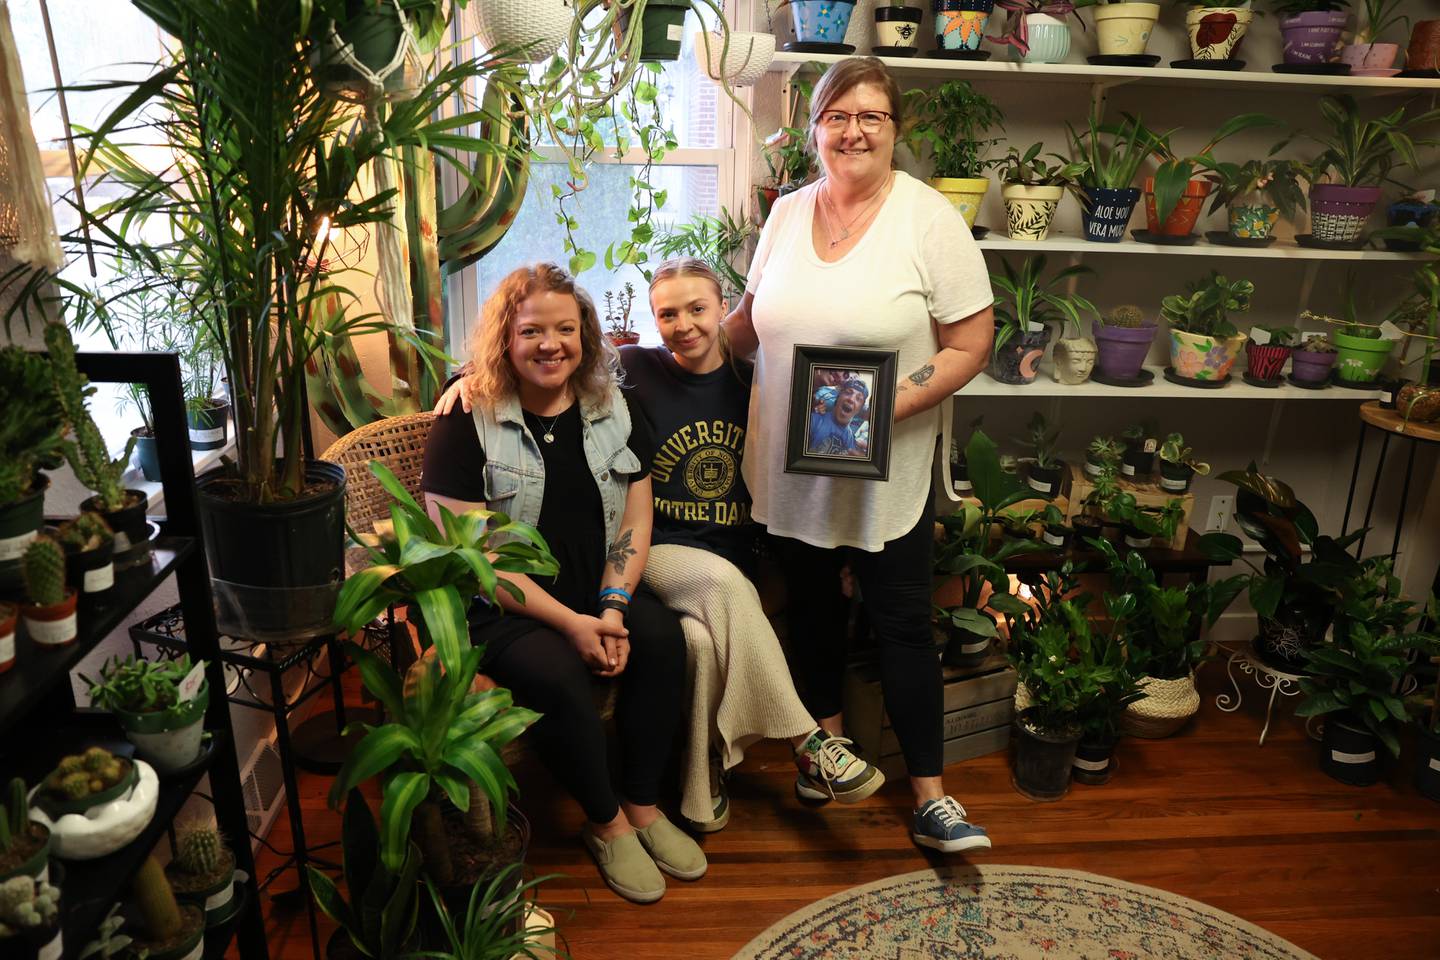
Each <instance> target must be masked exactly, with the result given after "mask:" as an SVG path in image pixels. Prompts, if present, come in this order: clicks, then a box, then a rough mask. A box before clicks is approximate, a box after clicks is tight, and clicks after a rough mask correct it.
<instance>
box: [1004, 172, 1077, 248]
mask: <svg viewBox="0 0 1440 960" xmlns="http://www.w3.org/2000/svg"><path fill="white" fill-rule="evenodd" d="M1064 196H1065V188H1064V187H1034V186H1030V185H1029V184H1024V183H1006V184H1001V186H1000V199H1001V200H1002V201H1003V202H1004V204H1005V223H1006V228H1007V230H1008V231H1009V234H1010V239H1011V240H1044V239H1045V237H1046V236H1047V235H1048V234H1049V233H1050V224H1051V222H1052V221H1053V220H1054V219H1055V210H1056V208H1058V207H1059V206H1060V201H1061V199H1063V198H1064Z"/></svg>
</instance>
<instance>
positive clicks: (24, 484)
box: [0, 345, 65, 503]
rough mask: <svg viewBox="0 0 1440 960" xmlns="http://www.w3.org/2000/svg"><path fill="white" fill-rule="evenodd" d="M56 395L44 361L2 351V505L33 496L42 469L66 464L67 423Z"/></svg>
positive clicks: (10, 348) (20, 351) (8, 349)
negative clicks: (57, 403) (3, 414)
mask: <svg viewBox="0 0 1440 960" xmlns="http://www.w3.org/2000/svg"><path fill="white" fill-rule="evenodd" d="M54 392H55V391H54V387H53V386H52V384H51V382H50V362H49V361H48V360H47V359H46V358H45V357H43V356H41V355H40V354H38V353H31V352H30V351H28V350H25V349H24V348H22V347H19V346H13V345H12V346H8V347H5V348H4V349H0V410H4V411H5V416H4V418H3V421H0V503H14V502H15V501H16V500H19V499H20V498H21V497H24V496H25V495H27V494H29V493H30V492H31V491H32V490H33V488H34V482H35V477H36V476H37V475H38V473H39V471H40V470H41V469H45V470H53V469H55V468H56V467H58V466H60V464H61V463H63V462H64V459H65V458H64V453H63V452H62V451H63V446H62V444H63V443H64V436H65V423H64V420H63V419H62V418H61V416H60V410H59V408H58V407H57V405H56V403H55V396H54Z"/></svg>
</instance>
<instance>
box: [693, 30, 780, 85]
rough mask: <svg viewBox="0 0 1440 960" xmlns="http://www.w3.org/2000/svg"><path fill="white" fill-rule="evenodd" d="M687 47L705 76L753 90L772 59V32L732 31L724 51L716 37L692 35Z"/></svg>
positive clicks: (718, 81)
mask: <svg viewBox="0 0 1440 960" xmlns="http://www.w3.org/2000/svg"><path fill="white" fill-rule="evenodd" d="M691 47H692V48H693V50H694V53H695V61H696V62H697V63H698V64H699V65H700V69H701V70H703V71H704V72H705V75H706V76H707V77H709V78H710V79H711V80H714V81H715V82H716V83H721V82H723V83H725V84H726V85H728V86H732V87H753V86H754V85H755V84H756V82H757V81H759V79H760V78H761V77H763V76H764V75H765V71H766V70H768V69H770V61H771V60H773V59H775V35H774V34H773V33H753V32H745V31H740V30H732V31H731V32H730V48H729V49H728V50H726V48H725V38H724V37H721V36H720V35H719V34H715V33H703V32H702V33H696V34H695V37H694V41H693V42H692V43H691Z"/></svg>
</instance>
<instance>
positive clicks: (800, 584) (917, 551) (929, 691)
mask: <svg viewBox="0 0 1440 960" xmlns="http://www.w3.org/2000/svg"><path fill="white" fill-rule="evenodd" d="M934 530H935V517H934V506H933V504H932V501H931V499H930V498H927V499H926V503H925V509H924V511H923V512H922V513H921V516H920V521H919V522H918V523H917V524H915V527H914V528H913V529H912V530H910V532H909V533H906V534H904V535H903V536H900V537H897V538H896V539H894V540H889V541H887V542H886V543H885V546H884V548H883V549H882V550H880V551H879V552H877V553H869V552H867V551H864V550H856V549H854V548H852V547H836V548H834V549H830V550H826V549H822V548H820V547H813V546H811V545H810V544H808V543H802V542H801V541H799V540H792V539H790V538H788V537H774V538H772V539H773V541H774V543H775V547H776V551H777V553H778V554H779V558H780V562H781V565H782V566H783V568H784V571H785V586H786V595H787V596H786V601H785V618H786V624H787V626H788V628H789V631H788V632H789V637H790V644H791V651H792V654H793V656H794V660H795V672H796V673H797V674H798V675H799V677H798V678H799V679H800V681H801V682H802V683H803V684H804V690H803V691H802V692H801V699H802V700H804V702H805V706H806V707H808V708H809V710H810V713H811V715H812V716H815V717H817V718H818V717H830V716H834V715H835V714H837V713H839V712H840V704H841V701H840V693H841V688H842V687H843V685H844V677H845V627H846V613H847V610H848V607H849V605H848V603H847V602H846V600H845V597H844V595H843V594H842V593H841V592H840V568H841V567H843V566H844V565H845V564H846V563H849V565H850V571H851V573H852V574H853V575H854V577H855V581H856V582H857V583H858V584H859V586H860V591H861V593H862V594H863V596H864V598H865V611H866V613H867V615H868V616H869V620H870V627H871V629H872V630H873V631H874V633H875V639H876V642H877V644H878V645H879V648H880V690H881V694H882V695H883V697H884V701H885V712H886V713H888V714H889V715H890V724H891V726H892V727H893V728H894V730H895V736H896V738H897V739H898V740H899V741H900V750H901V752H902V753H903V754H904V755H905V766H906V768H907V770H908V771H909V773H910V775H911V776H912V777H938V776H939V775H940V772H941V770H942V769H943V767H944V759H943V754H942V751H943V746H944V730H943V726H944V721H945V717H944V713H945V685H944V679H943V677H942V676H941V673H940V658H939V656H937V654H936V651H935V642H934V640H933V638H932V636H931V631H930V595H931V590H932V585H931V566H932V562H933V559H932V555H933V553H934V548H935V534H934Z"/></svg>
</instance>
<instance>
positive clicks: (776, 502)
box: [725, 57, 994, 852]
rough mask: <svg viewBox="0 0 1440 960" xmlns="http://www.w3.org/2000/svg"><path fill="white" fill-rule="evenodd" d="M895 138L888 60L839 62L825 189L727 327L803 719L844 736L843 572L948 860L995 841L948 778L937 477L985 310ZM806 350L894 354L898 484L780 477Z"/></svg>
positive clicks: (918, 821) (919, 800)
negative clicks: (934, 608)
mask: <svg viewBox="0 0 1440 960" xmlns="http://www.w3.org/2000/svg"><path fill="white" fill-rule="evenodd" d="M900 123H901V97H900V91H899V88H898V86H897V85H896V83H895V81H894V79H893V78H892V77H891V76H890V74H889V73H888V72H887V71H886V69H885V67H884V65H883V64H881V63H880V61H879V60H876V59H874V58H873V57H855V58H851V59H848V60H842V61H840V62H839V63H837V64H836V65H835V66H833V67H831V68H830V70H829V71H828V72H827V73H826V74H825V76H824V77H822V78H821V79H820V81H819V82H818V83H817V84H816V86H815V92H814V95H813V96H812V98H811V105H810V142H811V147H812V150H813V152H814V153H815V154H816V156H817V158H818V160H819V161H820V166H821V168H822V169H823V171H824V176H823V177H821V178H820V179H819V180H818V181H817V182H815V183H812V184H809V185H808V186H806V187H804V188H802V189H800V190H797V191H796V192H794V193H792V194H790V195H788V196H785V197H782V198H781V199H780V200H779V201H777V202H776V204H775V206H774V207H773V208H772V209H771V212H770V216H769V219H768V220H767V221H766V223H765V229H764V231H763V232H762V233H761V234H760V242H759V246H758V249H757V250H756V253H755V258H754V261H753V262H752V264H751V266H750V274H749V282H748V284H747V287H746V290H745V294H744V297H743V298H742V299H741V301H740V304H739V306H738V307H737V308H736V309H735V310H734V312H732V313H731V314H730V316H729V317H728V318H727V320H726V327H725V329H726V332H727V333H728V334H729V336H730V341H731V343H732V344H734V345H735V348H736V350H737V352H739V353H740V354H742V355H748V354H749V353H750V352H751V351H754V354H755V378H754V386H753V388H752V390H751V394H750V431H749V435H748V437H747V440H746V445H745V456H744V474H745V482H746V483H747V484H748V485H749V488H750V492H751V495H752V496H753V498H754V510H753V513H754V518H755V519H756V520H758V521H760V522H761V523H763V524H765V526H766V528H767V529H768V531H769V532H770V533H771V534H772V535H773V536H774V537H776V538H777V539H776V543H777V546H778V549H779V553H780V556H781V560H782V565H783V567H784V569H785V574H786V579H787V587H788V597H789V599H788V601H787V611H788V616H789V627H790V638H791V643H792V644H793V645H794V648H795V660H796V670H797V672H798V673H799V674H800V679H801V680H802V681H803V683H804V687H805V694H804V699H805V701H806V706H807V707H808V708H809V709H810V712H811V714H812V715H813V716H815V717H816V718H817V719H818V720H819V723H820V725H821V726H822V728H824V729H825V730H826V731H827V732H829V733H831V734H834V735H837V736H838V735H840V734H842V733H843V726H844V724H843V718H842V716H841V708H840V691H841V686H842V680H843V670H844V662H845V655H844V649H843V647H844V637H845V626H846V618H845V610H846V605H845V603H844V600H843V598H842V597H841V596H840V586H839V585H840V576H839V573H840V570H841V568H842V567H844V566H845V565H847V564H848V565H849V567H850V571H851V573H852V574H853V575H854V577H855V579H856V580H857V581H858V582H859V584H860V587H861V590H862V592H863V594H864V597H865V602H866V609H867V612H868V614H869V618H870V623H871V627H872V629H873V630H874V632H875V635H876V638H877V640H878V643H879V647H880V657H881V659H880V664H881V688H882V691H883V694H884V701H885V710H886V712H887V713H888V714H889V716H890V721H891V725H892V726H893V728H894V730H895V733H896V736H897V738H898V739H899V742H900V748H901V751H902V752H903V754H904V755H905V762H906V766H907V768H908V773H909V775H910V784H911V788H912V790H913V792H914V795H915V815H914V818H913V829H912V836H913V838H914V840H915V842H916V843H919V844H921V845H923V846H927V847H931V848H934V849H937V850H942V851H945V852H955V851H960V850H967V849H971V848H974V847H988V846H990V840H989V837H988V836H986V833H985V831H984V829H983V828H981V827H978V826H975V825H973V824H971V823H969V822H967V819H966V816H965V810H964V808H963V807H961V806H960V804H959V803H957V802H956V801H955V800H954V799H953V798H952V797H950V796H948V795H946V793H945V788H944V785H943V781H942V778H941V771H942V768H943V766H944V762H943V757H942V748H943V729H942V726H943V720H944V701H943V693H944V687H943V681H942V677H941V673H940V661H939V657H938V656H937V654H936V651H935V648H934V644H933V641H932V637H931V631H930V591H931V581H930V578H931V552H932V550H933V546H934V539H933V527H934V516H933V501H932V494H931V489H930V476H931V464H932V461H933V458H934V454H935V446H936V438H937V436H938V434H939V428H940V416H939V410H938V408H937V405H938V404H939V403H940V402H941V401H942V400H944V399H946V398H948V397H949V396H950V395H951V394H953V393H954V392H955V391H956V390H958V389H960V388H961V387H963V386H964V385H965V384H967V383H969V382H970V380H971V379H972V378H974V377H975V375H976V374H978V373H979V372H980V371H981V370H982V369H984V367H985V363H986V361H987V359H988V357H989V353H990V343H991V337H992V335H993V327H994V318H993V313H992V311H991V309H990V304H991V303H992V301H993V297H992V295H991V292H990V279H989V274H988V273H987V272H986V269H985V263H984V260H983V259H982V257H981V255H980V250H979V248H978V247H977V246H976V245H975V241H974V240H973V239H972V238H971V235H970V230H969V228H968V227H967V226H966V224H965V220H964V218H963V217H962V216H961V215H960V213H959V212H958V211H956V210H955V209H954V208H953V207H952V206H951V205H950V203H949V202H948V201H947V200H946V199H945V198H944V197H943V196H941V195H940V194H939V193H937V192H936V191H934V190H932V189H931V188H930V187H929V186H927V185H926V184H923V183H921V182H920V181H918V180H916V179H914V178H912V177H910V176H908V175H907V174H905V173H903V172H901V171H897V170H895V169H893V159H894V152H895V140H896V135H897V132H898V131H899V129H900ZM796 344H811V345H821V346H843V347H856V348H862V349H872V350H896V351H898V352H899V369H900V371H901V379H900V386H899V389H898V390H897V393H896V398H895V421H896V422H895V425H894V429H893V431H892V434H891V440H890V478H889V480H887V481H884V482H876V481H872V480H860V479H851V478H835V477H819V476H810V475H802V474H795V473H786V472H785V460H786V458H785V444H786V438H787V421H788V417H789V413H790V411H789V406H790V403H789V398H790V377H791V367H792V357H793V351H794V347H795V345H796Z"/></svg>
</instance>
